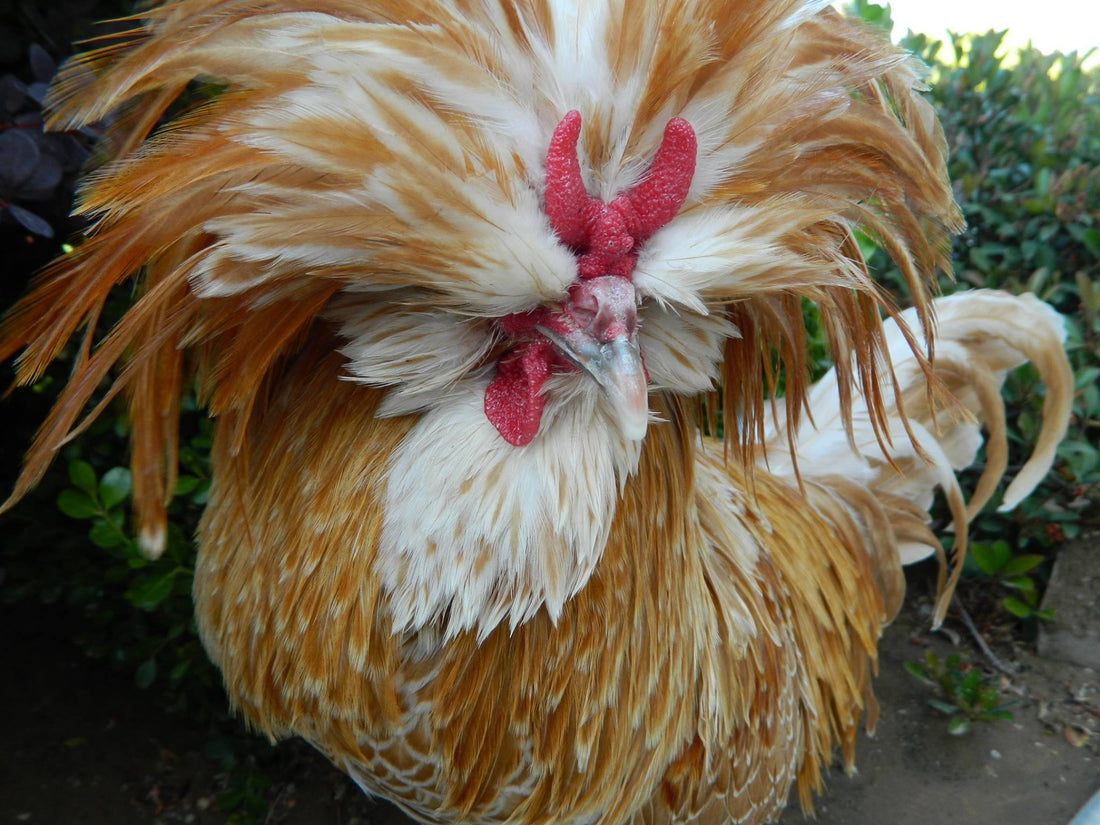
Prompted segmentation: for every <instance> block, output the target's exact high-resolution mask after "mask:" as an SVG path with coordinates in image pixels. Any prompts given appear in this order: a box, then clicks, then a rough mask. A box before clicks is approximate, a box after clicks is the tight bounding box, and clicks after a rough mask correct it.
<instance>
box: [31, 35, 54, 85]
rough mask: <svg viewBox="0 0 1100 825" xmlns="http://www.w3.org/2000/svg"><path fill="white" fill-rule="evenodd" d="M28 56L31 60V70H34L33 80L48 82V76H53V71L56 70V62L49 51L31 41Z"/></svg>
mask: <svg viewBox="0 0 1100 825" xmlns="http://www.w3.org/2000/svg"><path fill="white" fill-rule="evenodd" d="M28 57H29V58H30V61H31V70H32V71H33V72H34V78H35V80H38V81H40V82H42V83H48V82H49V81H50V78H52V77H53V75H54V72H56V71H57V63H55V62H54V59H53V58H52V57H50V54H49V52H47V51H46V50H45V49H43V48H42V47H41V46H39V45H38V44H37V43H31V47H30V49H29V50H28Z"/></svg>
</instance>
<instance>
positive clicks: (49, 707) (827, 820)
mask: <svg viewBox="0 0 1100 825" xmlns="http://www.w3.org/2000/svg"><path fill="white" fill-rule="evenodd" d="M0 618H2V622H3V624H2V627H3V628H4V629H5V630H6V632H5V633H4V634H3V637H4V638H5V643H4V644H5V647H6V648H7V649H6V650H3V651H2V659H0V660H2V661H4V662H5V665H6V668H5V669H6V671H7V676H6V677H5V678H4V679H3V680H2V682H0V707H3V708H4V709H5V716H6V719H5V722H4V736H3V741H4V747H3V748H0V825H6V823H31V825H34V823H49V824H52V823H74V825H82V824H86V825H128V823H164V825H168V824H169V823H198V825H215V823H224V822H227V821H228V820H227V817H226V815H225V814H224V813H223V812H222V811H220V810H219V806H218V799H219V797H221V795H222V794H223V793H224V792H225V790H226V785H227V782H228V778H227V775H226V774H225V773H224V772H222V771H221V770H220V768H219V767H218V765H217V764H216V763H215V762H214V761H213V760H212V759H210V758H208V757H207V756H206V755H205V753H204V751H205V749H206V747H207V734H206V733H205V732H204V731H201V730H195V729H193V728H192V727H190V726H189V724H188V722H187V721H186V719H184V718H183V717H180V716H173V715H169V714H166V713H165V712H164V711H163V710H161V709H160V708H159V706H158V705H157V704H156V702H155V700H154V697H152V696H150V695H149V694H148V693H145V692H142V691H140V690H138V689H137V688H135V687H134V686H133V685H132V683H131V682H130V680H129V678H128V676H127V675H125V674H121V673H119V672H117V671H115V670H114V669H113V668H111V667H110V666H109V665H107V664H105V663H102V662H94V661H89V660H86V659H84V658H83V657H82V656H81V654H80V653H79V652H78V651H77V650H76V649H75V648H74V647H73V646H72V644H71V643H70V642H68V641H67V625H66V624H65V622H64V621H59V618H60V617H59V616H58V614H56V613H55V612H51V611H50V610H49V609H47V608H42V607H19V608H14V609H13V608H5V609H4V612H3V613H2V614H0ZM926 626H927V622H926V620H924V619H922V618H921V617H920V616H919V615H918V613H917V611H916V610H914V609H913V608H910V609H908V610H907V611H906V612H905V613H903V614H902V616H901V618H900V619H899V620H898V622H896V623H895V625H894V626H893V627H892V628H891V629H890V630H889V631H888V633H887V635H886V636H885V638H884V640H883V643H882V646H881V656H882V664H881V671H880V676H879V679H878V681H877V682H876V692H877V694H878V697H879V700H880V704H881V706H882V715H881V718H880V721H879V726H878V730H877V732H876V735H875V737H874V738H873V739H868V738H866V737H863V738H861V741H860V744H859V753H858V766H859V770H858V773H857V774H856V775H855V776H854V777H847V776H845V775H844V773H843V771H842V770H841V769H839V767H834V769H833V770H832V771H831V772H830V776H829V779H828V789H827V791H826V793H825V794H824V796H821V797H819V798H818V800H817V815H818V822H819V823H821V825H872V823H873V825H917V824H918V823H919V825H940V824H941V823H943V825H946V823H952V825H955V824H956V823H965V824H966V825H993V824H994V823H996V825H1006V823H1007V824H1008V825H1011V824H1012V823H1021V825H1024V824H1025V823H1026V825H1065V823H1068V822H1069V821H1070V819H1071V818H1072V817H1073V815H1074V813H1075V812H1076V811H1077V810H1078V809H1079V808H1080V807H1081V806H1082V805H1083V804H1084V803H1085V802H1086V800H1087V799H1088V798H1089V797H1090V796H1091V794H1092V793H1093V792H1094V791H1096V790H1097V788H1098V787H1100V676H1098V674H1097V673H1096V672H1095V671H1091V670H1089V669H1087V668H1080V667H1073V666H1068V665H1061V664H1058V663H1053V662H1048V661H1044V660H1039V659H1037V658H1035V657H1034V656H1031V655H1029V654H1027V653H1026V652H1023V653H1020V658H1021V660H1022V663H1023V669H1022V671H1021V672H1020V674H1019V675H1018V676H1015V677H1013V678H1012V679H1005V680H1004V681H1003V682H1002V687H1001V692H1002V694H1003V695H1005V696H1007V697H1010V698H1013V697H1014V698H1017V699H1018V700H1019V702H1020V703H1019V704H1018V705H1016V706H1015V707H1013V708H1012V710H1013V712H1014V714H1015V719H1014V721H1011V722H1009V721H1003V722H997V723H994V724H982V725H978V726H976V728H975V729H974V730H973V731H972V732H971V733H970V734H968V735H966V736H962V737H956V736H952V735H950V734H948V733H947V729H946V721H945V720H944V719H936V718H934V717H932V716H931V715H930V711H929V709H928V707H927V705H926V701H927V699H928V698H930V697H931V696H932V694H931V693H930V692H929V689H928V688H926V687H925V686H923V685H922V684H921V683H919V682H917V681H916V680H915V679H913V678H912V677H911V676H909V675H908V674H907V673H906V672H905V671H904V669H903V664H904V663H905V662H907V661H917V660H920V659H921V658H922V657H923V648H924V647H925V646H926V645H931V646H932V647H933V649H934V650H935V651H936V652H937V654H938V655H940V656H941V657H943V656H946V655H947V654H948V653H950V652H952V650H955V651H958V652H960V653H961V654H962V656H963V659H964V660H969V661H974V662H976V663H980V662H981V657H980V654H976V653H974V652H972V651H971V650H970V647H969V645H968V644H967V642H966V640H965V638H963V639H961V640H960V644H959V646H958V647H954V646H953V645H952V642H951V640H950V639H949V638H948V637H947V636H946V635H944V634H930V633H928V632H927V631H926V629H925V628H926ZM274 753H275V758H274V760H273V761H272V762H271V764H265V771H266V772H267V773H268V774H269V775H270V776H271V777H272V779H273V781H274V786H273V787H272V789H271V790H270V791H269V792H268V793H269V799H273V804H271V806H270V809H269V810H268V811H267V813H266V814H261V815H260V816H259V818H258V821H259V822H263V823H272V824H274V823H284V824H285V825H356V823H358V824H359V825H366V823H371V825H401V824H402V823H404V822H405V821H406V820H405V819H404V817H402V815H401V814H400V813H399V812H397V811H395V810H394V809H392V808H390V807H389V806H387V805H384V804H382V803H373V802H371V801H369V800H367V799H365V798H363V797H362V796H361V795H360V794H359V792H358V791H357V790H356V788H355V787H354V786H353V785H352V784H351V783H350V782H349V781H348V780H347V779H345V778H344V777H343V776H342V775H341V774H339V773H338V772H336V771H335V770H333V769H332V768H331V767H329V765H328V764H327V763H326V762H325V760H324V759H323V758H321V757H320V756H319V755H317V754H315V753H314V752H313V751H312V750H310V748H308V747H307V746H305V745H304V744H302V743H285V744H283V745H280V746H279V747H278V748H277V749H276V750H275V752H274ZM805 821H806V820H805V819H804V818H803V816H802V814H801V813H800V812H799V811H798V809H797V804H796V805H795V806H794V808H792V809H789V810H788V811H787V813H786V814H785V815H784V817H783V819H782V820H781V823H782V825H798V824H799V823H803V822H805Z"/></svg>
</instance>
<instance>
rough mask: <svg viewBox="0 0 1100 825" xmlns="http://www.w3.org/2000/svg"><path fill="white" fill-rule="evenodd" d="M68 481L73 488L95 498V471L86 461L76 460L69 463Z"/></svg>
mask: <svg viewBox="0 0 1100 825" xmlns="http://www.w3.org/2000/svg"><path fill="white" fill-rule="evenodd" d="M69 481H71V482H72V483H73V486H75V487H77V488H78V489H80V490H83V491H84V492H85V493H87V494H88V495H89V496H91V497H93V498H95V484H96V479H95V470H94V469H92V465H91V464H89V463H88V462H87V461H80V460H79V459H78V460H77V461H70V462H69Z"/></svg>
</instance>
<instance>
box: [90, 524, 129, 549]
mask: <svg viewBox="0 0 1100 825" xmlns="http://www.w3.org/2000/svg"><path fill="white" fill-rule="evenodd" d="M88 538H90V539H91V540H92V542H93V543H94V544H95V545H96V546H97V547H102V548H103V549H104V550H109V549H110V548H112V547H118V546H119V545H120V544H122V543H123V542H124V541H126V537H125V536H124V535H122V533H120V532H119V531H118V530H117V529H116V528H115V527H114V526H112V525H110V524H108V523H107V522H106V521H103V520H102V519H99V520H97V521H96V523H95V524H93V525H92V529H90V530H89V531H88Z"/></svg>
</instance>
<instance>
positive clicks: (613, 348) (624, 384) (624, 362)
mask: <svg viewBox="0 0 1100 825" xmlns="http://www.w3.org/2000/svg"><path fill="white" fill-rule="evenodd" d="M563 309H564V312H563V313H562V315H560V316H557V319H556V322H550V323H546V324H540V325H538V327H537V329H538V330H539V332H541V333H542V334H543V335H545V336H546V337H547V338H549V339H550V341H551V342H552V343H553V344H554V346H555V347H557V349H558V350H559V351H560V352H561V353H562V355H564V356H565V357H566V358H567V359H568V360H569V361H571V362H573V363H574V364H575V365H576V366H577V367H579V368H580V369H582V370H583V371H584V372H586V373H588V374H589V375H590V376H591V377H592V378H593V380H595V382H596V383H597V384H598V385H599V387H600V389H601V390H602V391H603V394H604V397H606V398H607V400H608V401H609V402H610V404H611V409H612V411H613V412H614V415H615V420H616V422H617V423H618V425H619V429H620V430H621V432H622V434H623V436H624V437H626V438H627V439H629V440H631V441H640V440H641V439H643V438H645V434H646V427H647V426H648V423H649V392H648V384H649V379H648V376H647V375H646V370H645V365H644V364H643V363H642V354H641V352H640V350H639V349H638V341H637V335H636V323H637V307H636V305H635V297H634V288H633V285H631V284H630V282H629V281H627V280H626V279H624V278H618V277H610V276H609V277H605V278H596V279H593V280H592V281H588V282H585V283H584V284H582V285H581V286H580V287H579V288H578V289H576V290H574V294H573V300H572V301H571V302H570V303H569V304H568V305H567V306H565V307H563ZM582 319H583V320H584V321H587V323H583V324H582V323H580V321H581V320H582Z"/></svg>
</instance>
